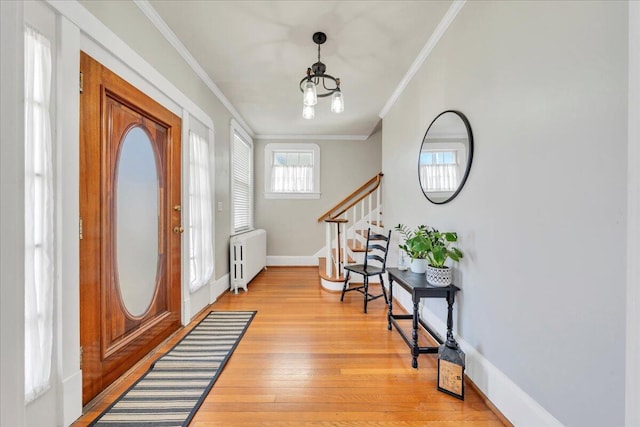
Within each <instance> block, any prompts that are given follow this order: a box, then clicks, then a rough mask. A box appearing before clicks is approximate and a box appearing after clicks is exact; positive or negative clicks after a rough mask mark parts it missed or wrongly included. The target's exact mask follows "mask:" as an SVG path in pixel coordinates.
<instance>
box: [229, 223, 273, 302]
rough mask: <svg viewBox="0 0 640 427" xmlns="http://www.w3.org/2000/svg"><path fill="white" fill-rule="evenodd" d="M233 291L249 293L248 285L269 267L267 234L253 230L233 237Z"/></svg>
mask: <svg viewBox="0 0 640 427" xmlns="http://www.w3.org/2000/svg"><path fill="white" fill-rule="evenodd" d="M229 243H230V245H229V250H230V252H231V253H230V256H229V259H230V260H231V266H230V267H231V268H230V270H231V272H230V275H231V289H233V290H234V292H235V293H236V294H237V293H238V288H242V289H244V291H245V292H246V291H247V284H249V282H250V281H251V279H253V278H254V277H255V276H256V274H258V273H259V272H260V270H262V269H263V268H266V266H267V232H266V231H265V230H253V231H249V232H247V233H243V234H238V235H236V236H233V237H231V240H230V242H229Z"/></svg>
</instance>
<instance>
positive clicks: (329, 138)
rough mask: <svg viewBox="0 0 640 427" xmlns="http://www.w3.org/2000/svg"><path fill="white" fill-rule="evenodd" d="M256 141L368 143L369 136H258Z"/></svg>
mask: <svg viewBox="0 0 640 427" xmlns="http://www.w3.org/2000/svg"><path fill="white" fill-rule="evenodd" d="M256 139H273V140H278V139H282V140H288V139H294V140H304V141H366V140H367V139H369V135H256Z"/></svg>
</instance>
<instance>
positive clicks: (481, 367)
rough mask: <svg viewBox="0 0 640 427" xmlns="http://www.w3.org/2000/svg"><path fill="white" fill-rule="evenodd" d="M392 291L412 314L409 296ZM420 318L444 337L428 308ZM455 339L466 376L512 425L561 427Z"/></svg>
mask: <svg viewBox="0 0 640 427" xmlns="http://www.w3.org/2000/svg"><path fill="white" fill-rule="evenodd" d="M394 290H395V291H396V292H395V293H394V300H395V301H397V302H398V303H399V304H400V305H401V306H402V307H403V308H404V309H405V310H406V311H407V312H409V313H411V312H412V310H413V307H412V304H411V296H410V295H409V293H408V292H406V291H405V290H403V289H401V288H400V287H398V286H395V287H394ZM398 291H400V292H398ZM420 316H421V317H422V319H423V320H424V321H425V322H426V323H427V324H428V325H429V326H431V328H432V329H433V330H434V331H436V332H438V333H440V335H441V337H444V336H445V335H446V334H445V332H446V330H447V326H446V324H445V323H444V322H443V321H442V320H440V318H439V317H437V316H436V315H435V314H434V313H433V312H431V311H430V310H429V309H427V308H425V307H423V308H422V310H421V312H420ZM454 324H455V322H454ZM454 333H455V330H454ZM456 340H457V341H458V344H460V348H462V351H464V352H465V354H466V368H465V373H466V374H467V376H468V377H469V378H470V379H471V381H473V382H474V384H475V385H476V386H478V388H479V389H480V390H481V391H482V393H484V395H485V396H486V397H487V398H488V399H489V400H490V401H491V403H493V404H494V405H495V406H496V408H498V410H499V411H500V412H501V413H502V415H504V416H505V417H506V418H507V419H508V420H509V421H510V422H511V423H512V424H513V425H515V426H518V427H542V426H553V427H555V426H558V427H560V426H562V423H560V421H558V420H557V419H556V418H555V417H553V415H551V414H550V413H549V412H548V411H547V410H546V409H544V408H543V407H542V406H540V404H539V403H538V402H536V401H535V400H534V399H533V398H532V397H531V396H529V395H528V394H527V393H525V392H524V391H523V390H522V389H521V388H520V387H518V385H517V384H515V383H514V382H513V381H511V379H509V377H507V376H506V375H505V374H504V373H503V372H502V371H500V370H499V369H498V368H496V367H495V366H494V365H493V364H492V363H491V362H490V361H489V360H488V359H486V358H485V357H484V356H483V355H482V354H480V353H479V352H478V351H477V350H476V349H475V348H473V346H472V345H471V344H469V343H468V342H466V341H465V340H464V339H463V338H462V337H460V336H459V335H457V334H456ZM408 357H411V354H410V352H408V351H407V358H408ZM418 363H420V358H418Z"/></svg>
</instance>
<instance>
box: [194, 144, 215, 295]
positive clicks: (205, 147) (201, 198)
mask: <svg viewBox="0 0 640 427" xmlns="http://www.w3.org/2000/svg"><path fill="white" fill-rule="evenodd" d="M189 162H190V168H189V240H190V242H191V246H190V248H189V249H190V259H189V262H190V269H189V271H190V280H189V288H190V290H191V292H194V291H196V290H198V289H199V288H201V287H202V286H204V285H206V284H207V283H208V282H209V280H210V279H211V277H212V276H213V268H214V259H213V210H212V209H213V199H212V192H211V168H210V157H209V143H208V142H207V140H206V139H204V138H202V137H201V136H200V135H198V134H196V133H194V132H189Z"/></svg>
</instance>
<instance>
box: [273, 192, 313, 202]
mask: <svg viewBox="0 0 640 427" xmlns="http://www.w3.org/2000/svg"><path fill="white" fill-rule="evenodd" d="M321 194H322V193H272V192H269V193H267V192H265V193H264V198H265V199H290V200H296V199H299V200H312V199H319V198H320V195H321Z"/></svg>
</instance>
